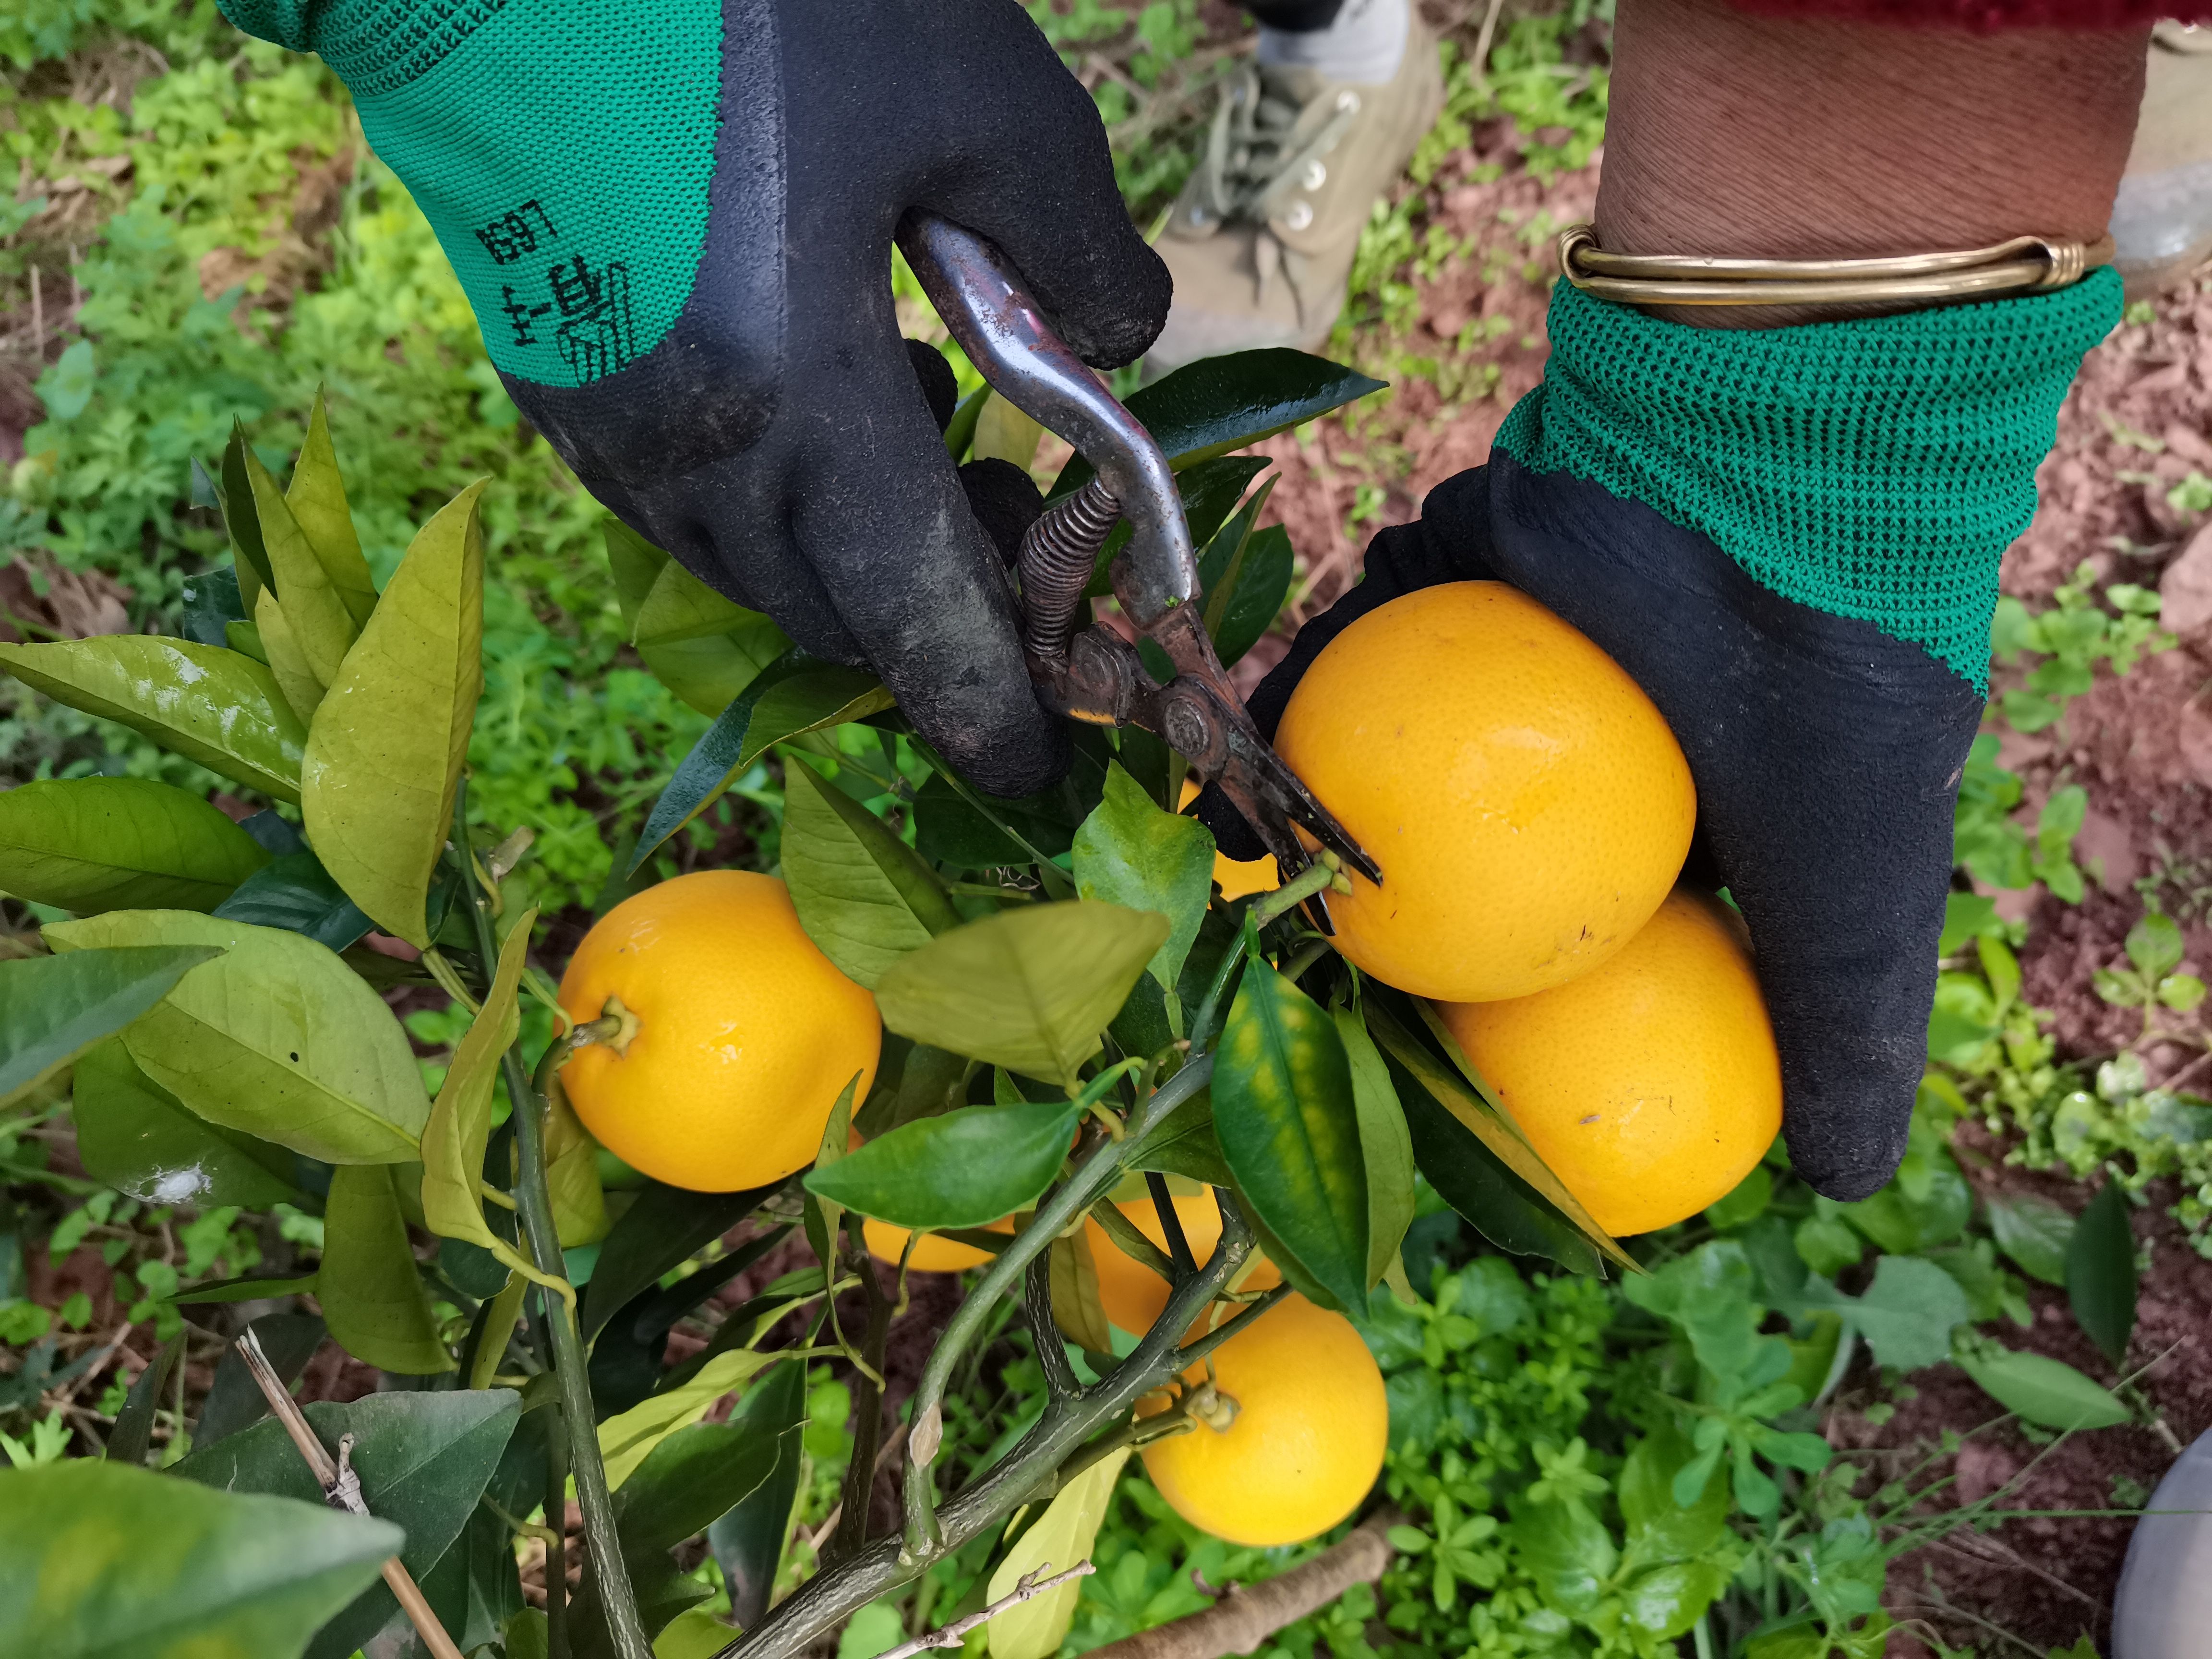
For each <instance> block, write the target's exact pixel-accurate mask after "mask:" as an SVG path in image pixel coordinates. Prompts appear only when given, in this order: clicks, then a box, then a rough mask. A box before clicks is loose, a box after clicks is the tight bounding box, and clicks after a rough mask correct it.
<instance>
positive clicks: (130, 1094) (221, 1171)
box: [54, 951, 307, 1210]
mask: <svg viewBox="0 0 2212 1659" xmlns="http://www.w3.org/2000/svg"><path fill="white" fill-rule="evenodd" d="M54 959H55V960H56V961H59V962H82V961H85V960H88V959H91V960H97V959H98V953H95V952H93V951H80V952H78V953H77V954H76V955H75V956H69V957H56V958H54ZM70 1085H71V1090H72V1094H71V1097H70V1117H71V1119H72V1120H73V1121H75V1123H76V1150H77V1156H78V1158H81V1159H82V1160H83V1163H84V1168H85V1173H87V1174H88V1175H89V1176H93V1177H94V1179H95V1180H98V1181H102V1182H106V1184H107V1185H109V1186H111V1187H112V1188H115V1189H116V1190H117V1191H118V1192H120V1193H123V1194H126V1195H127V1196H129V1197H131V1198H135V1199H137V1200H138V1201H139V1202H140V1203H142V1204H163V1205H173V1204H190V1205H193V1206H197V1207H198V1208H200V1209H211V1208H213V1207H215V1206H217V1205H221V1204H236V1205H240V1206H244V1207H246V1208H251V1209H257V1210H261V1209H266V1208H268V1207H269V1206H270V1205H271V1204H277V1203H288V1204H305V1203H307V1199H306V1197H305V1195H304V1194H302V1193H301V1191H300V1190H299V1188H298V1187H297V1186H296V1185H295V1170H296V1168H297V1164H296V1161H295V1156H294V1154H292V1153H291V1152H287V1151H286V1150H285V1149H284V1148H283V1147H281V1146H271V1145H270V1144H269V1142H267V1141H265V1140H259V1139H255V1138H254V1137H253V1136H252V1135H248V1134H241V1133H240V1132H239V1131H237V1130H235V1129H226V1128H223V1127H221V1126H220V1125H218V1124H214V1123H210V1122H209V1121H207V1120H206V1119H205V1118H204V1117H201V1116H199V1115H197V1114H196V1113H193V1112H190V1111H187V1110H185V1106H184V1103H183V1102H181V1101H179V1099H178V1098H177V1097H175V1096H174V1095H173V1094H171V1093H170V1092H169V1091H167V1089H164V1088H163V1087H161V1085H160V1084H158V1083H156V1082H155V1081H154V1079H151V1078H149V1077H148V1076H147V1075H146V1073H143V1071H141V1070H139V1068H138V1064H137V1061H136V1060H132V1059H131V1054H130V1051H129V1049H127V1048H125V1046H124V1044H123V1042H122V1040H121V1039H120V1038H116V1037H111V1038H109V1039H108V1040H107V1041H106V1042H100V1043H97V1044H95V1045H94V1046H93V1047H92V1048H89V1049H88V1050H87V1051H86V1052H85V1054H84V1055H83V1056H82V1058H81V1059H80V1060H78V1061H77V1063H76V1071H75V1072H74V1073H72V1074H71V1077H70Z"/></svg>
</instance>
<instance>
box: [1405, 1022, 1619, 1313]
mask: <svg viewBox="0 0 2212 1659" xmlns="http://www.w3.org/2000/svg"><path fill="white" fill-rule="evenodd" d="M1413 1006H1414V1008H1415V1009H1416V1011H1417V1012H1419V1016H1420V1018H1421V1019H1422V1021H1423V1023H1424V1024H1426V1025H1427V1026H1428V1027H1429V1029H1430V1030H1431V1032H1432V1033H1433V1034H1434V1035H1436V1036H1437V1038H1438V1040H1439V1041H1440V1042H1443V1044H1444V1045H1445V1052H1446V1053H1447V1054H1449V1055H1450V1056H1451V1060H1452V1062H1453V1064H1454V1065H1455V1066H1458V1067H1459V1069H1460V1073H1461V1077H1455V1076H1453V1075H1452V1074H1451V1073H1450V1072H1449V1071H1448V1070H1446V1069H1445V1067H1444V1066H1442V1065H1440V1064H1439V1063H1438V1062H1437V1060H1436V1058H1435V1056H1434V1055H1432V1054H1430V1053H1429V1051H1428V1050H1427V1049H1426V1048H1424V1047H1423V1046H1422V1045H1421V1044H1420V1042H1419V1041H1418V1040H1416V1039H1415V1037H1414V1036H1413V1033H1412V1032H1411V1031H1409V1030H1407V1029H1406V1027H1405V1026H1404V1025H1403V1024H1401V1023H1400V1021H1399V1019H1398V1018H1397V1017H1396V1016H1395V1015H1394V1014H1393V1013H1391V1012H1389V1010H1388V1009H1387V1008H1385V1007H1383V1004H1382V1000H1381V999H1380V998H1379V997H1377V996H1372V995H1370V997H1369V998H1368V999H1367V1001H1366V1004H1365V1009H1364V1012H1365V1013H1366V1017H1367V1029H1368V1030H1369V1031H1370V1033H1372V1034H1373V1036H1374V1037H1375V1040H1376V1042H1377V1043H1378V1044H1380V1045H1381V1047H1382V1048H1383V1051H1384V1052H1385V1053H1387V1054H1389V1056H1390V1058H1391V1059H1392V1060H1395V1061H1396V1062H1397V1063H1398V1064H1399V1065H1400V1066H1403V1067H1404V1068H1405V1069H1406V1070H1407V1072H1408V1073H1411V1074H1412V1075H1413V1077H1414V1078H1415V1079H1418V1080H1419V1084H1420V1085H1421V1087H1422V1088H1423V1089H1425V1091H1427V1092H1428V1095H1429V1097H1430V1098H1431V1100H1433V1101H1434V1102H1435V1103H1437V1105H1439V1106H1441V1107H1443V1109H1444V1110H1445V1111H1446V1112H1448V1113H1449V1115H1451V1116H1452V1117H1453V1118H1454V1119H1455V1120H1456V1121H1457V1122H1458V1124H1459V1126H1460V1127H1462V1129H1464V1130H1466V1131H1467V1132H1468V1133H1471V1134H1472V1135H1474V1138H1475V1139H1477V1140H1479V1141H1480V1142H1481V1143H1482V1146H1483V1149H1484V1150H1485V1151H1486V1152H1488V1153H1489V1154H1490V1156H1491V1158H1492V1159H1493V1160H1495V1161H1496V1162H1497V1163H1498V1164H1503V1165H1504V1167H1505V1168H1506V1169H1507V1170H1510V1172H1511V1173H1512V1175H1513V1176H1514V1177H1515V1179H1516V1181H1518V1182H1520V1183H1521V1184H1522V1186H1523V1187H1524V1188H1528V1190H1529V1191H1530V1192H1531V1193H1532V1194H1534V1195H1535V1196H1536V1198H1537V1199H1538V1200H1540V1201H1541V1203H1543V1204H1546V1205H1548V1206H1550V1207H1551V1208H1552V1209H1553V1210H1555V1211H1557V1212H1559V1215H1560V1216H1561V1217H1562V1218H1565V1220H1566V1221H1567V1222H1568V1223H1569V1225H1571V1226H1573V1227H1574V1228H1575V1230H1576V1231H1578V1232H1580V1233H1581V1234H1582V1235H1583V1237H1585V1238H1587V1239H1588V1240H1589V1242H1590V1243H1592V1244H1594V1245H1595V1246H1596V1247H1597V1249H1598V1250H1599V1252H1600V1253H1601V1254H1602V1255H1607V1256H1609V1257H1611V1258H1612V1259H1613V1261H1616V1262H1618V1263H1620V1265H1621V1266H1622V1267H1626V1268H1627V1269H1629V1270H1630V1271H1631V1272H1636V1271H1638V1265H1637V1262H1636V1261H1635V1259H1634V1258H1633V1257H1632V1256H1631V1255H1629V1254H1628V1252H1627V1251H1626V1250H1624V1249H1621V1248H1620V1245H1619V1244H1618V1243H1614V1241H1613V1236H1612V1235H1611V1234H1610V1233H1607V1231H1605V1230H1604V1229H1603V1228H1601V1227H1600V1226H1599V1225H1597V1223H1596V1222H1595V1221H1593V1220H1591V1219H1590V1216H1589V1211H1587V1210H1585V1209H1584V1208H1583V1206H1582V1203H1581V1200H1578V1199H1577V1198H1576V1197H1575V1195H1574V1194H1572V1193H1571V1192H1569V1191H1568V1190H1567V1188H1566V1184H1565V1182H1562V1181H1561V1180H1560V1179H1559V1176H1555V1175H1553V1173H1552V1171H1551V1169H1550V1167H1549V1166H1548V1165H1547V1164H1545V1162H1544V1160H1543V1159H1542V1158H1539V1157H1537V1156H1536V1152H1535V1149H1534V1147H1532V1146H1529V1145H1528V1140H1527V1139H1526V1138H1525V1137H1524V1136H1523V1135H1522V1133H1521V1131H1520V1130H1519V1128H1518V1127H1516V1126H1515V1124H1514V1122H1513V1120H1512V1119H1511V1118H1510V1116H1508V1115H1507V1114H1506V1112H1505V1110H1504V1108H1503V1107H1502V1106H1501V1105H1499V1104H1498V1097H1497V1094H1496V1092H1495V1091H1492V1089H1491V1088H1490V1086H1489V1085H1487V1084H1484V1085H1480V1092H1478V1091H1477V1090H1476V1089H1475V1088H1474V1087H1471V1086H1470V1085H1468V1083H1466V1082H1462V1077H1465V1076H1466V1075H1468V1073H1474V1066H1472V1065H1471V1064H1470V1063H1469V1062H1468V1058H1467V1056H1466V1055H1465V1054H1461V1053H1460V1052H1458V1050H1459V1045H1458V1044H1457V1043H1456V1042H1453V1041H1452V1040H1451V1034H1450V1033H1449V1032H1448V1031H1446V1030H1444V1029H1443V1022H1442V1021H1440V1020H1438V1019H1437V1018H1436V1015H1435V1012H1434V1011H1433V1010H1432V1009H1431V1008H1430V1007H1429V1006H1428V1005H1427V1004H1426V1003H1425V1002H1418V1001H1417V1002H1415V1003H1414V1004H1413ZM1477 1075H1479V1073H1477ZM1407 1121H1408V1124H1409V1126H1412V1127H1413V1145H1414V1147H1415V1150H1416V1152H1419V1148H1420V1146H1421V1131H1420V1128H1419V1126H1417V1125H1413V1120H1412V1109H1410V1108H1409V1109H1408V1112H1407ZM1430 1144H1431V1146H1435V1147H1437V1150H1439V1151H1441V1150H1442V1145H1441V1143H1440V1141H1439V1139H1437V1137H1433V1136H1432V1137H1431V1141H1430ZM1421 1167H1422V1169H1423V1170H1424V1171H1426V1170H1428V1164H1426V1162H1424V1163H1423V1164H1422V1165H1421ZM1429 1178H1430V1179H1431V1181H1433V1180H1435V1179H1436V1176H1434V1175H1433V1174H1431V1175H1430V1176H1429ZM1480 1184H1481V1185H1482V1186H1487V1185H1489V1183H1480ZM1472 1195H1473V1194H1470V1196H1472ZM1453 1207H1454V1208H1457V1207H1458V1206H1456V1205H1455V1206H1453ZM1460 1213H1461V1214H1462V1215H1467V1216H1468V1219H1469V1220H1471V1221H1473V1222H1474V1224H1475V1225H1476V1226H1477V1227H1480V1226H1481V1225H1483V1218H1482V1217H1480V1215H1469V1214H1468V1212H1466V1211H1464V1210H1462V1211H1461V1212H1460ZM1484 1237H1490V1235H1489V1234H1488V1233H1485V1234H1484ZM1492 1243H1498V1241H1497V1240H1495V1239H1492ZM1500 1248H1501V1249H1510V1248H1512V1247H1511V1246H1507V1245H1501V1246H1500ZM1542 1254H1545V1255H1552V1252H1551V1251H1550V1250H1549V1249H1546V1250H1544V1251H1543V1252H1542ZM1553 1260H1554V1261H1559V1262H1560V1265H1562V1266H1569V1265H1571V1264H1570V1263H1568V1262H1567V1261H1565V1260H1564V1259H1563V1258H1561V1257H1559V1256H1557V1255H1553Z"/></svg>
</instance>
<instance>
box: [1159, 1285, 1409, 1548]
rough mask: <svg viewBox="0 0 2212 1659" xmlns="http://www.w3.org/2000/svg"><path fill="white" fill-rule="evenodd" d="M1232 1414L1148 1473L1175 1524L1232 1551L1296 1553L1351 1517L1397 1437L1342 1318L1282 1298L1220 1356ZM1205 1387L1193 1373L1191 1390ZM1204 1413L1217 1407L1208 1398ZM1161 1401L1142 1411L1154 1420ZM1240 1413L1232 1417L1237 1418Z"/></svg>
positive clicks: (1202, 1429) (1378, 1384)
mask: <svg viewBox="0 0 2212 1659" xmlns="http://www.w3.org/2000/svg"><path fill="white" fill-rule="evenodd" d="M1212 1358H1213V1370H1214V1383H1215V1387H1216V1389H1217V1390H1218V1394H1219V1395H1221V1396H1223V1399H1222V1401H1221V1404H1222V1405H1223V1406H1224V1407H1228V1409H1227V1410H1223V1411H1219V1412H1214V1413H1209V1414H1210V1415H1212V1418H1213V1419H1214V1421H1215V1422H1221V1421H1224V1420H1225V1426H1222V1427H1215V1426H1212V1424H1211V1423H1208V1422H1205V1421H1201V1422H1200V1423H1199V1424H1198V1425H1197V1426H1196V1427H1194V1428H1192V1429H1189V1430H1187V1431H1184V1432H1183V1433H1181V1434H1177V1435H1171V1436H1170V1437H1168V1438H1166V1439H1164V1440H1158V1441H1155V1442H1153V1443H1152V1444H1151V1445H1149V1446H1147V1447H1146V1448H1145V1452H1144V1458H1145V1472H1146V1474H1149V1475H1150V1476H1151V1477H1152V1485H1153V1486H1157V1487H1158V1489H1159V1493H1160V1496H1161V1497H1163V1498H1166V1499H1167V1501H1168V1504H1169V1505H1170V1507H1171V1508H1172V1509H1173V1510H1175V1512H1176V1514H1177V1515H1180V1516H1182V1518H1183V1519H1184V1520H1186V1521H1188V1522H1190V1523H1191V1524H1192V1525H1193V1526H1194V1527H1198V1528H1201V1529H1203V1530H1204V1531H1206V1532H1210V1533H1212V1534H1214V1536H1216V1537H1217V1538H1225V1539H1227V1540H1228V1541H1230V1542H1231V1543H1232V1544H1244V1545H1249V1546H1252V1547H1262V1548H1264V1547H1270V1546H1273V1545H1276V1544H1295V1543H1297V1542H1298V1541H1300V1540H1302V1539H1307V1538H1311V1537H1312V1536H1313V1535H1314V1534H1316V1533H1320V1532H1326V1531H1327V1530H1328V1528H1331V1527H1333V1526H1334V1525H1335V1524H1336V1523H1337V1522H1340V1521H1341V1520H1343V1519H1344V1517H1345V1516H1347V1515H1349V1514H1351V1513H1352V1510H1355V1509H1357V1508H1358V1505H1359V1501H1360V1499H1362V1498H1364V1497H1366V1496H1367V1493H1368V1491H1369V1489H1370V1488H1371V1487H1372V1486H1374V1484H1375V1477H1376V1475H1377V1474H1381V1473H1382V1469H1383V1449H1384V1448H1385V1446H1386V1445H1387V1444H1388V1443H1389V1437H1390V1407H1389V1401H1388V1399H1387V1398H1386V1397H1385V1395H1384V1393H1383V1373H1382V1371H1381V1370H1378V1369H1377V1368H1376V1364H1375V1361H1374V1358H1373V1357H1372V1356H1371V1355H1370V1354H1369V1353H1368V1352H1367V1345H1366V1344H1365V1343H1364V1342H1362V1341H1361V1340H1359V1333H1358V1331H1356V1330H1354V1329H1353V1328H1352V1322H1351V1321H1350V1320H1348V1319H1346V1318H1345V1317H1344V1316H1343V1315H1341V1314H1335V1313H1330V1312H1328V1311H1327V1310H1324V1309H1321V1308H1316V1306H1314V1304H1312V1303H1310V1302H1309V1301H1307V1300H1306V1299H1305V1298H1304V1297H1302V1296H1289V1297H1285V1298H1284V1299H1283V1300H1282V1301H1281V1302H1279V1303H1278V1304H1276V1305H1275V1306H1273V1307H1272V1308H1270V1309H1269V1310H1267V1312H1266V1313H1264V1314H1262V1315H1261V1316H1260V1317H1259V1318H1258V1319H1257V1320H1256V1321H1255V1322H1254V1323H1253V1325H1252V1326H1251V1328H1249V1330H1244V1331H1240V1332H1238V1333H1237V1334H1236V1335H1235V1336H1232V1337H1231V1338H1230V1339H1229V1340H1228V1341H1226V1342H1225V1343H1223V1344H1222V1345H1221V1346H1219V1347H1218V1348H1217V1349H1215V1350H1214V1351H1213V1356H1212ZM1205 1383H1206V1369H1205V1367H1204V1366H1202V1365H1199V1366H1194V1367H1193V1368H1192V1369H1191V1370H1190V1371H1189V1372H1188V1373H1187V1374H1186V1375H1185V1376H1184V1378H1183V1386H1184V1389H1185V1390H1186V1391H1187V1395H1186V1397H1188V1391H1193V1390H1196V1389H1200V1388H1201V1387H1202V1386H1203V1385H1204V1384H1205ZM1198 1403H1199V1404H1200V1406H1201V1407H1204V1406H1206V1405H1207V1404H1208V1403H1210V1402H1206V1401H1204V1400H1203V1399H1202V1397H1201V1399H1200V1401H1199V1402H1198ZM1168 1406H1169V1401H1168V1399H1167V1396H1166V1395H1164V1394H1161V1395H1152V1396H1151V1397H1149V1398H1147V1399H1146V1401H1144V1402H1143V1404H1141V1405H1140V1406H1139V1407H1138V1410H1139V1413H1140V1414H1141V1415H1144V1416H1157V1415H1158V1414H1159V1413H1161V1412H1164V1411H1165V1410H1167V1409H1168ZM1231 1413H1233V1416H1232V1415H1231Z"/></svg>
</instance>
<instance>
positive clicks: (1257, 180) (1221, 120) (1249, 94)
mask: <svg viewBox="0 0 2212 1659" xmlns="http://www.w3.org/2000/svg"><path fill="white" fill-rule="evenodd" d="M1331 95H1332V94H1329V93H1326V92H1324V93H1322V94H1320V97H1322V98H1326V97H1329V96H1331ZM1313 101H1315V102H1318V101H1319V98H1316V100H1313ZM1311 107H1312V104H1311V103H1307V104H1300V103H1299V102H1298V101H1297V100H1296V99H1294V98H1291V97H1290V96H1288V95H1287V94H1285V90H1284V89H1283V88H1282V87H1281V86H1280V84H1279V83H1276V82H1271V81H1270V79H1269V77H1268V76H1266V75H1265V74H1264V73H1262V71H1261V70H1260V68H1259V66H1258V65H1256V64H1239V65H1237V70H1236V71H1235V73H1234V74H1233V75H1232V76H1231V77H1230V81H1229V84H1228V86H1227V87H1226V88H1224V89H1223V92H1222V96H1221V103H1220V106H1218V108H1217V109H1216V110H1215V111H1214V112H1213V123H1212V126H1211V127H1209V128H1208V129H1207V131H1206V153H1205V154H1204V155H1202V156H1201V157H1200V160H1199V164H1198V188H1199V191H1200V199H1201V200H1202V201H1203V203H1204V204H1205V206H1206V209H1207V210H1208V211H1210V212H1211V213H1212V214H1213V215H1214V216H1216V217H1218V218H1220V219H1224V220H1229V219H1251V220H1257V221H1259V222H1262V223H1264V222H1266V221H1267V219H1268V218H1270V217H1271V216H1273V213H1274V211H1275V209H1276V207H1277V206H1278V205H1279V204H1280V202H1281V201H1282V198H1283V197H1285V196H1286V195H1288V194H1289V193H1290V191H1291V190H1292V189H1293V188H1295V187H1296V185H1297V180H1298V179H1299V177H1300V176H1301V175H1302V174H1303V173H1304V171H1305V168H1306V165H1307V163H1309V162H1310V161H1313V160H1315V159H1316V157H1319V156H1322V155H1327V154H1328V152H1329V151H1330V150H1332V149H1335V148H1336V144H1337V142H1338V140H1340V138H1342V137H1344V135H1345V133H1346V131H1347V130H1348V129H1349V128H1350V127H1351V125H1352V121H1353V120H1354V119H1355V118H1356V117H1357V114H1358V105H1357V104H1356V103H1354V102H1352V101H1351V100H1348V99H1346V98H1345V97H1343V96H1341V95H1338V96H1337V97H1336V103H1335V107H1334V109H1333V110H1331V112H1330V113H1329V116H1328V119H1327V120H1325V121H1323V122H1322V123H1321V124H1320V125H1318V126H1316V127H1315V128H1314V129H1313V131H1311V132H1310V134H1308V135H1307V136H1306V137H1304V140H1303V142H1297V143H1294V142H1293V141H1294V140H1297V139H1298V137H1299V135H1298V125H1299V122H1300V120H1301V119H1302V118H1304V115H1305V112H1306V111H1307V110H1308V109H1310V108H1311Z"/></svg>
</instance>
